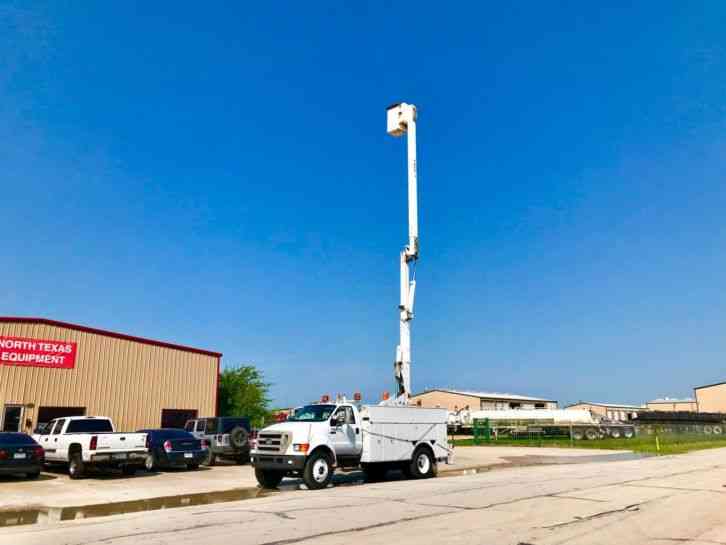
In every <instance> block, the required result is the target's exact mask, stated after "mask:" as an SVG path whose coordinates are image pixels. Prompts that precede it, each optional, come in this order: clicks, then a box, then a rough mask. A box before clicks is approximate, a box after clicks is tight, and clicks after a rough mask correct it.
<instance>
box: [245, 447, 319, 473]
mask: <svg viewBox="0 0 726 545" xmlns="http://www.w3.org/2000/svg"><path fill="white" fill-rule="evenodd" d="M250 461H251V462H252V465H253V466H254V467H255V469H274V470H277V471H302V470H303V468H304V467H305V456H291V455H289V454H264V453H259V452H253V453H252V454H251V455H250Z"/></svg>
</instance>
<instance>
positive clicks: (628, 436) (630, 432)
mask: <svg viewBox="0 0 726 545" xmlns="http://www.w3.org/2000/svg"><path fill="white" fill-rule="evenodd" d="M633 435H635V430H633V428H625V429H624V430H623V437H625V438H626V439H632V438H633Z"/></svg>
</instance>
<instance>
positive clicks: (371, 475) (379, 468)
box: [361, 464, 388, 483]
mask: <svg viewBox="0 0 726 545" xmlns="http://www.w3.org/2000/svg"><path fill="white" fill-rule="evenodd" d="M361 467H362V469H363V474H364V475H365V479H366V482H367V483H377V482H380V481H383V480H385V478H386V473H388V467H386V465H385V464H363V465H362V466H361Z"/></svg>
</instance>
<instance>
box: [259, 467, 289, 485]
mask: <svg viewBox="0 0 726 545" xmlns="http://www.w3.org/2000/svg"><path fill="white" fill-rule="evenodd" d="M284 476H285V474H284V473H283V472H282V471H273V470H271V469H257V468H255V477H256V478H257V482H258V483H260V486H261V487H262V488H277V487H278V485H279V484H280V481H282V478H283V477H284Z"/></svg>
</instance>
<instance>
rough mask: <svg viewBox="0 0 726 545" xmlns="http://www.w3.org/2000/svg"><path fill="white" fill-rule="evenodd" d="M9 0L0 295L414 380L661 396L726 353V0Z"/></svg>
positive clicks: (3, 57)
mask: <svg viewBox="0 0 726 545" xmlns="http://www.w3.org/2000/svg"><path fill="white" fill-rule="evenodd" d="M259 4H260V5H257V4H250V3H244V4H243V3H238V2H225V3H213V2H209V3H205V4H204V5H202V4H199V3H192V2H158V3H153V5H150V3H148V2H123V3H116V4H110V3H103V2H97V3H91V2H83V3H79V2H62V1H59V2H9V3H8V2H4V1H2V0H0V142H2V145H1V146H0V190H1V191H2V193H1V195H2V200H1V201H0V218H2V229H1V230H0V244H1V245H2V248H3V255H4V259H3V260H2V263H3V266H2V268H0V314H6V315H29V316H43V317H48V318H53V319H58V320H65V321H71V322H78V323H82V324H87V325H92V326H96V327H102V328H108V329H113V330H119V331H122V332H126V333H130V334H137V335H142V336H148V337H152V338H159V339H163V340H168V341H175V342H181V343H185V344H191V345H194V346H200V347H206V348H209V349H214V350H219V351H221V352H223V353H224V354H225V356H224V364H225V365H234V364H239V363H254V364H256V365H258V366H259V367H261V368H262V369H263V370H264V372H265V374H266V376H267V378H268V379H269V380H270V381H271V382H273V383H274V385H273V390H272V392H273V395H274V399H275V403H276V404H278V405H291V404H296V403H300V402H302V401H305V400H308V399H311V398H315V397H317V396H319V395H320V394H322V393H336V392H348V393H351V392H352V391H354V390H356V389H360V390H362V391H363V392H364V395H365V396H366V397H367V398H369V399H375V398H377V397H378V396H379V395H380V392H382V391H383V390H385V389H388V390H392V389H393V375H392V363H393V357H394V350H395V345H396V343H397V336H398V324H397V309H396V304H397V301H398V292H397V290H398V252H399V251H400V248H401V247H402V245H403V244H404V243H405V242H406V220H407V217H406V201H405V199H406V191H405V155H404V154H405V148H404V143H403V141H402V140H398V139H393V138H391V137H388V136H387V135H386V132H385V107H386V106H387V105H388V104H390V103H392V102H395V101H400V100H405V101H407V102H412V103H414V104H416V105H417V106H418V108H419V144H420V145H419V174H420V219H421V228H420V229H421V252H422V257H421V260H420V263H419V267H418V272H417V280H418V290H417V301H416V304H417V308H416V320H415V323H414V337H413V343H414V344H413V351H414V352H413V357H414V366H413V371H412V374H413V384H414V389H416V390H419V389H422V388H425V387H434V386H455V387H459V388H470V389H484V390H493V391H513V392H518V393H525V394H533V395H540V396H546V397H550V398H555V399H558V400H560V401H562V402H568V401H576V400H578V399H593V400H599V401H614V402H643V401H645V400H647V399H651V398H654V397H658V396H665V395H668V396H684V395H689V394H691V393H692V390H691V389H692V387H693V386H697V385H701V384H706V383H710V382H715V381H719V380H726V365H725V358H724V353H725V352H726V334H725V333H726V290H724V286H725V285H726V275H725V274H724V270H726V253H725V252H724V248H726V229H725V227H726V222H725V221H724V217H725V215H724V211H725V210H726V192H725V191H724V176H725V175H726V153H724V152H726V138H725V136H724V135H725V134H726V133H725V132H724V129H725V128H726V106H725V105H726V102H724V96H726V55H725V53H726V35H725V34H724V32H723V28H724V27H723V22H724V19H725V17H726V6H724V5H723V4H722V3H720V2H700V3H696V4H686V3H682V2H638V3H637V5H635V6H632V5H628V4H631V3H621V4H619V5H618V4H616V3H609V4H612V5H609V6H597V5H594V4H592V5H583V4H582V3H576V2H568V3H559V2H551V3H546V5H545V3H536V2H531V3H520V4H519V5H518V6H517V7H507V6H502V5H499V4H496V3H470V4H461V5H460V6H459V7H455V8H447V7H442V4H440V3H428V4H427V3H420V2H411V3H408V4H407V3H404V2H395V3H393V2H391V3H382V2H380V3H369V4H363V3H355V4H353V3H350V5H348V6H346V5H344V4H343V3H337V2H336V3H332V2H331V3H328V4H324V3H314V4H309V3H306V4H303V3H293V2H289V3H288V2H282V3H275V4H274V5H272V4H270V5H262V4H264V3H259Z"/></svg>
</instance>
